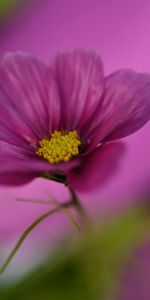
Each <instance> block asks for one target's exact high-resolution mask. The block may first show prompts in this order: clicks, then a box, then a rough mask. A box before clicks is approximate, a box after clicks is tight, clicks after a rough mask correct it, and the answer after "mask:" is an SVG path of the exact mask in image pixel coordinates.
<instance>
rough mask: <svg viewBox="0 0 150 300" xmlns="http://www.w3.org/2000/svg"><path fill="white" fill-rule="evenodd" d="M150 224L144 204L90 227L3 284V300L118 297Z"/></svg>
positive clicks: (103, 299) (102, 299) (0, 290)
mask: <svg viewBox="0 0 150 300" xmlns="http://www.w3.org/2000/svg"><path fill="white" fill-rule="evenodd" d="M149 223H150V221H149V212H148V211H147V209H145V208H143V207H141V206H140V207H136V208H134V209H131V210H130V211H127V212H125V213H123V214H122V215H120V216H118V217H114V218H113V219H111V221H109V222H105V224H103V225H101V226H99V225H93V226H88V228H87V229H86V230H85V231H84V232H82V233H81V234H79V237H78V238H75V237H74V238H72V237H69V238H68V239H67V240H66V241H65V242H64V244H63V245H61V247H59V249H57V250H56V251H55V254H54V255H53V256H51V257H50V258H48V259H47V260H46V261H45V262H44V263H43V264H42V265H40V266H38V267H37V268H36V269H35V270H33V271H32V273H30V274H29V275H28V276H27V277H26V278H25V279H23V280H22V281H21V282H20V283H17V284H15V285H14V286H11V287H9V286H7V287H5V288H4V287H3V288H2V287H1V289H0V299H3V300H13V299H15V300H20V299H21V300H26V299H28V300H34V299H36V300H49V299H53V300H67V299H71V300H76V299H78V300H80V299H82V300H83V299H86V300H99V299H101V300H110V299H114V298H115V296H116V294H117V292H118V289H119V281H120V278H121V274H122V272H123V267H124V265H125V263H126V262H127V260H128V258H129V256H130V255H131V254H132V253H133V250H134V249H135V247H136V246H137V245H139V243H142V242H143V241H144V239H145V238H146V234H147V231H146V228H147V230H148V228H149V225H150V224H149Z"/></svg>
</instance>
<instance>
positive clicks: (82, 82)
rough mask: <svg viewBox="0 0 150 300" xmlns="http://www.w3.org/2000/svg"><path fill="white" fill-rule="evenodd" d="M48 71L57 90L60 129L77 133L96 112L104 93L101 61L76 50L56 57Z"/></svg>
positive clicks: (90, 54) (92, 53) (95, 56)
mask: <svg viewBox="0 0 150 300" xmlns="http://www.w3.org/2000/svg"><path fill="white" fill-rule="evenodd" d="M51 68H52V71H53V74H54V76H55V78H56V81H57V84H58V86H59V91H60V97H61V115H62V117H61V126H62V128H63V129H66V130H70V129H79V132H80V131H82V125H84V124H85V123H86V122H87V120H88V119H89V118H90V117H91V115H93V113H94V112H95V110H96V109H97V106H98V104H99V99H100V97H101V96H102V93H103V86H104V75H103V66H102V62H101V59H100V57H99V56H98V55H97V54H95V53H94V52H86V51H83V50H75V51H72V52H68V53H60V54H58V55H57V56H56V57H55V59H54V61H53V63H52V66H51Z"/></svg>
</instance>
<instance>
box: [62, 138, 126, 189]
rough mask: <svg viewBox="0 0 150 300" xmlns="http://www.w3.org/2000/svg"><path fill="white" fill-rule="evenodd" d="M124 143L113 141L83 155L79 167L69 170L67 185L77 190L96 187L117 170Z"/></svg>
mask: <svg viewBox="0 0 150 300" xmlns="http://www.w3.org/2000/svg"><path fill="white" fill-rule="evenodd" d="M124 151H125V145H124V144H123V143H121V142H113V143H109V144H104V145H102V146H100V147H97V148H96V149H95V150H94V151H93V152H91V153H89V154H88V155H86V156H84V157H83V161H82V163H81V165H80V166H79V168H76V169H75V170H73V171H71V172H69V175H68V184H69V186H70V187H71V188H72V189H74V190H76V191H79V192H89V191H90V190H94V189H98V188H100V187H101V185H103V184H105V182H106V181H107V180H108V179H109V178H110V177H111V176H112V175H114V174H115V173H116V172H117V169H118V165H119V161H120V158H121V156H122V155H123V154H124Z"/></svg>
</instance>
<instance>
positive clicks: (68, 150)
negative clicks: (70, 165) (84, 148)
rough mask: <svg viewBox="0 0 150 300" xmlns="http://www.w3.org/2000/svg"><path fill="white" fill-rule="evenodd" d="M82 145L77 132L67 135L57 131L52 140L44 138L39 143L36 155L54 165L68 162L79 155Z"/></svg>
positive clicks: (70, 132)
mask: <svg viewBox="0 0 150 300" xmlns="http://www.w3.org/2000/svg"><path fill="white" fill-rule="evenodd" d="M80 145H81V140H80V138H79V136H78V134H77V132H76V130H73V131H69V132H67V133H64V132H61V131H58V130H55V131H54V133H52V135H51V137H50V139H46V138H44V139H42V140H41V141H39V148H38V150H37V151H36V154H37V155H38V156H41V157H43V158H45V159H46V160H48V162H50V163H52V164H53V163H59V162H63V161H64V162H67V161H69V160H70V159H71V158H73V157H74V156H77V155H78V154H79V146H80Z"/></svg>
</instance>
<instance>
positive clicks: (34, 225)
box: [0, 201, 73, 275]
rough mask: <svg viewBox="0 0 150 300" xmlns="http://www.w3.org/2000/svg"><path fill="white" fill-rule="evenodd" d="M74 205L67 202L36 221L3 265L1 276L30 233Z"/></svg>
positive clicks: (22, 236)
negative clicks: (45, 220) (47, 219)
mask: <svg viewBox="0 0 150 300" xmlns="http://www.w3.org/2000/svg"><path fill="white" fill-rule="evenodd" d="M72 205H73V202H72V201H70V202H66V203H63V204H61V205H58V206H57V207H55V208H54V209H52V210H50V211H47V212H46V213H45V214H43V215H42V216H40V217H39V218H38V219H36V220H35V221H34V222H33V223H32V224H31V225H30V226H29V227H28V228H27V229H26V230H25V231H24V233H23V234H22V235H21V237H20V238H19V240H18V242H17V243H16V245H15V247H14V248H13V250H12V252H11V253H10V255H9V256H8V258H7V259H6V261H5V262H4V264H3V265H2V267H1V268H0V275H1V274H2V273H3V272H4V271H5V269H6V268H7V266H8V265H9V263H10V262H11V260H12V259H13V257H14V256H15V254H16V253H17V251H18V250H19V248H20V246H21V245H22V243H23V242H24V240H25V239H26V237H27V236H28V235H29V234H30V232H31V231H32V230H33V229H34V228H35V227H36V226H37V225H38V224H39V223H41V222H42V221H43V220H44V219H46V218H47V217H49V216H51V215H53V214H54V213H56V212H59V211H60V210H62V209H65V208H67V207H70V206H72Z"/></svg>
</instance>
